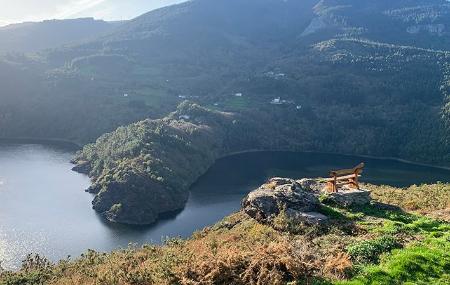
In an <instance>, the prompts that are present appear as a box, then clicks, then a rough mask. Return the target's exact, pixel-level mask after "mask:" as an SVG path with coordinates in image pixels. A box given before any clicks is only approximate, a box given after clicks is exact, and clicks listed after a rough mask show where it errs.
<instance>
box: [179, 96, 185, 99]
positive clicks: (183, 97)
mask: <svg viewBox="0 0 450 285" xmlns="http://www.w3.org/2000/svg"><path fill="white" fill-rule="evenodd" d="M178 98H180V99H186V98H187V97H186V96H184V95H178Z"/></svg>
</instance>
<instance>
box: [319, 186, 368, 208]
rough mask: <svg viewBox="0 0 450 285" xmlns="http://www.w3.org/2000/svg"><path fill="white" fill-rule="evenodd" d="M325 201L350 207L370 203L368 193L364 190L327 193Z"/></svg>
mask: <svg viewBox="0 0 450 285" xmlns="http://www.w3.org/2000/svg"><path fill="white" fill-rule="evenodd" d="M327 200H329V201H332V202H333V203H335V204H337V205H341V206H344V207H351V206H357V205H366V204H369V203H370V201H371V198H370V191H368V190H364V189H359V190H357V189H344V190H341V191H338V192H336V193H329V194H328V198H327Z"/></svg>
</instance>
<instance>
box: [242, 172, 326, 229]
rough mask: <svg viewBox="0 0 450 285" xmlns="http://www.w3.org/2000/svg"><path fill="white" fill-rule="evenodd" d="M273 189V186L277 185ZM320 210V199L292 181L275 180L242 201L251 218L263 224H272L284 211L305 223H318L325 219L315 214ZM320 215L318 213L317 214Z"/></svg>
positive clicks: (244, 209) (243, 207) (290, 216)
mask: <svg viewBox="0 0 450 285" xmlns="http://www.w3.org/2000/svg"><path fill="white" fill-rule="evenodd" d="M275 184H276V186H275V187H273V185H275ZM319 208H320V202H319V199H318V198H317V197H316V196H315V195H314V194H313V193H311V192H309V191H305V190H304V189H303V188H302V187H301V186H300V185H299V184H298V183H297V182H295V181H294V180H292V179H281V178H274V179H271V180H269V182H268V183H266V184H264V185H262V186H261V187H260V188H258V189H256V190H254V191H252V192H251V193H249V194H248V195H247V197H246V198H245V199H244V200H243V201H242V209H243V211H244V212H245V213H247V214H248V215H249V216H250V217H252V218H254V219H255V220H257V221H259V222H261V223H269V224H270V223H271V222H272V221H273V220H274V218H275V217H277V216H278V215H279V214H280V213H281V212H282V211H285V213H286V215H287V216H288V217H289V218H292V219H294V220H299V222H300V220H301V221H304V222H317V221H319V220H322V219H325V218H326V217H325V216H323V217H322V216H320V218H319V216H318V215H315V214H308V213H311V212H312V213H314V212H316V211H318V210H319ZM316 214H318V213H316Z"/></svg>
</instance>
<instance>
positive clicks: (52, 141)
mask: <svg viewBox="0 0 450 285" xmlns="http://www.w3.org/2000/svg"><path fill="white" fill-rule="evenodd" d="M0 143H5V144H6V143H10V144H40V145H52V146H60V147H67V148H71V149H73V150H80V149H82V148H83V146H82V145H81V144H79V143H77V142H74V141H70V140H65V139H58V138H27V137H23V138H9V137H0Z"/></svg>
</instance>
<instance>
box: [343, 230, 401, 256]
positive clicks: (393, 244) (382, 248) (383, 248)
mask: <svg viewBox="0 0 450 285" xmlns="http://www.w3.org/2000/svg"><path fill="white" fill-rule="evenodd" d="M399 246H400V245H399V243H398V242H397V241H396V239H395V238H394V237H392V236H382V237H380V238H377V239H374V240H366V241H362V242H359V243H356V244H354V245H350V246H348V247H347V252H348V254H349V255H350V257H351V259H352V260H353V261H355V262H359V263H378V261H379V257H380V255H381V254H382V253H385V252H389V251H391V250H393V249H394V248H398V247H399Z"/></svg>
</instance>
